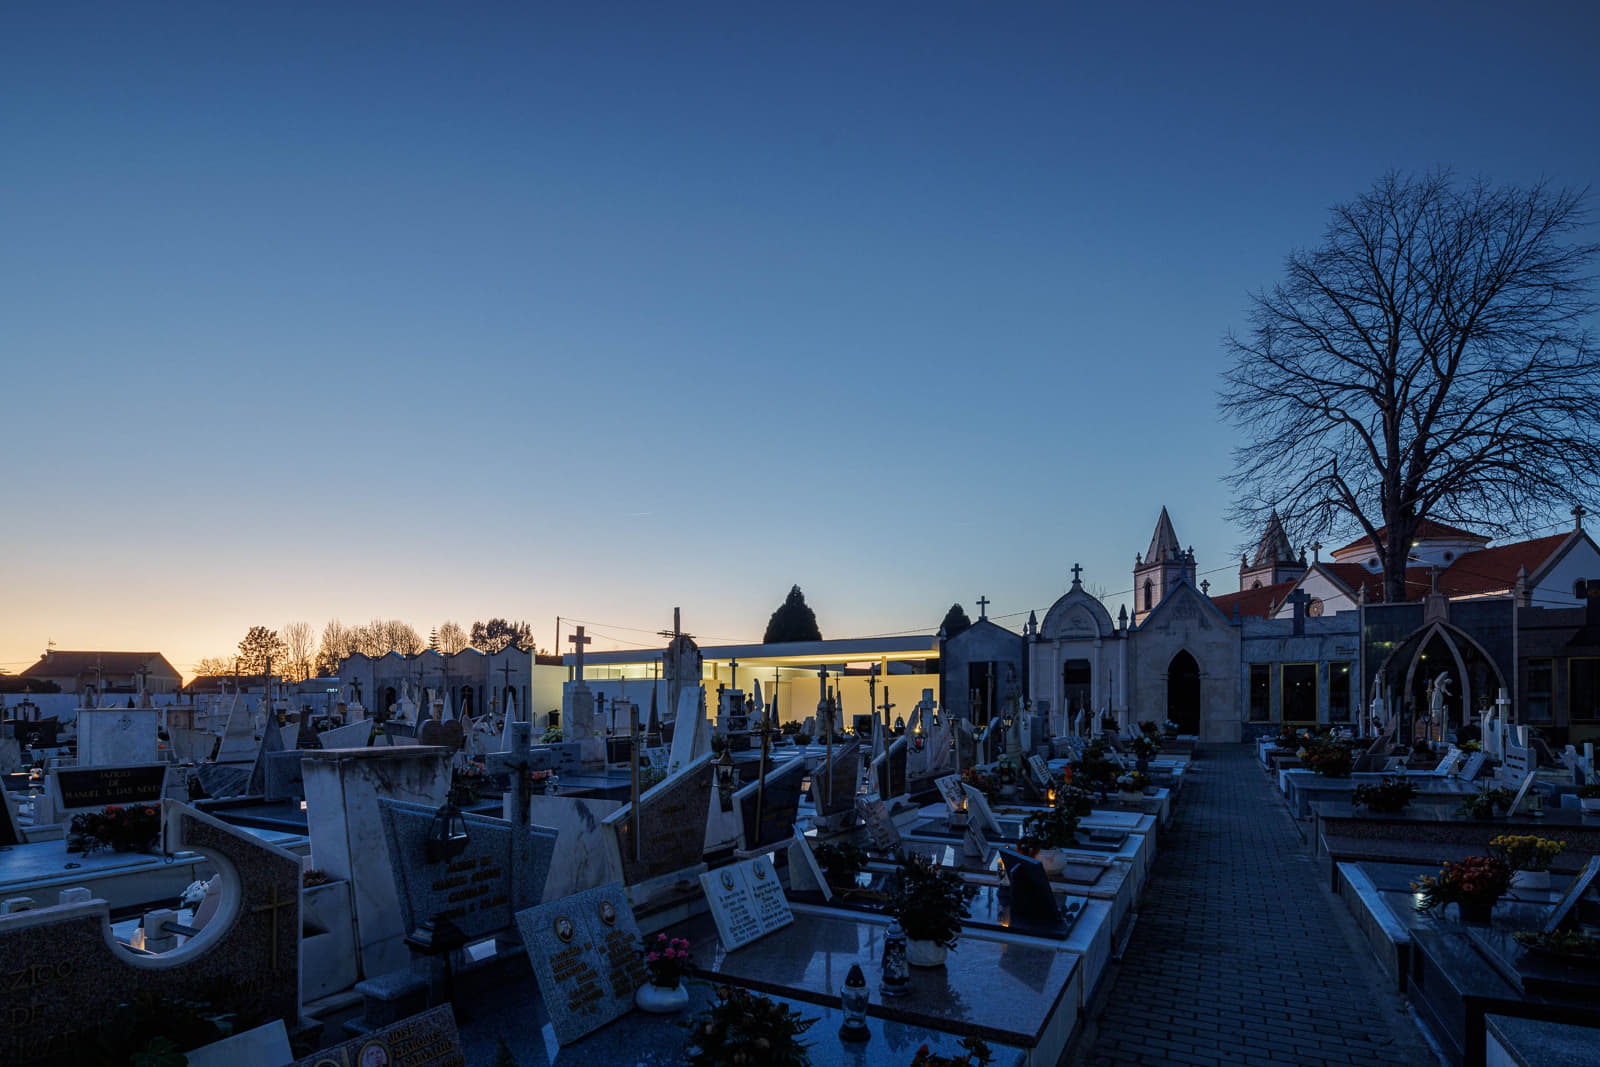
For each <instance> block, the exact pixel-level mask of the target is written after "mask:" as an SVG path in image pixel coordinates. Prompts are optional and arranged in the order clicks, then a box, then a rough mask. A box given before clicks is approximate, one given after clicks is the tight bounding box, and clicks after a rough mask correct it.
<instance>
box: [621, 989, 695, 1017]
mask: <svg viewBox="0 0 1600 1067" xmlns="http://www.w3.org/2000/svg"><path fill="white" fill-rule="evenodd" d="M633 1002H634V1003H635V1004H637V1005H638V1006H639V1010H640V1011H647V1012H650V1013H651V1014H653V1015H671V1014H672V1013H673V1012H679V1011H682V1010H683V1009H684V1008H687V1007H688V1006H689V991H688V990H687V989H685V988H683V983H682V982H679V983H678V984H677V985H675V986H672V987H671V988H668V987H667V986H659V985H656V984H655V983H654V982H646V983H645V984H644V985H642V986H640V987H639V988H638V989H637V990H635V991H634V994H633Z"/></svg>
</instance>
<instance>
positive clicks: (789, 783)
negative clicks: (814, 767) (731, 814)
mask: <svg viewBox="0 0 1600 1067" xmlns="http://www.w3.org/2000/svg"><path fill="white" fill-rule="evenodd" d="M805 777H806V761H805V760H803V759H791V760H786V761H784V762H783V763H780V764H779V765H778V766H777V767H776V768H774V769H772V770H769V771H768V772H767V776H766V778H765V779H764V780H763V782H751V783H750V784H748V785H746V786H743V787H741V788H740V789H739V790H738V791H737V792H735V793H734V794H733V808H734V811H736V812H738V817H739V843H740V845H741V846H742V847H743V848H744V849H745V850H746V851H749V850H753V849H757V848H762V847H764V846H766V845H773V844H776V843H778V842H780V841H783V840H786V839H787V838H788V837H790V836H791V835H792V834H793V832H794V821H795V819H796V818H797V817H798V815H799V811H800V791H801V788H802V786H803V785H804V784H805Z"/></svg>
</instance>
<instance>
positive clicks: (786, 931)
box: [670, 914, 1079, 1048]
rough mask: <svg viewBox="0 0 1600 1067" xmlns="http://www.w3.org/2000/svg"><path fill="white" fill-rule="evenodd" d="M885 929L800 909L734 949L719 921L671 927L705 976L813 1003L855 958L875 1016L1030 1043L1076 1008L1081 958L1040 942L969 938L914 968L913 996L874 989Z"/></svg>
mask: <svg viewBox="0 0 1600 1067" xmlns="http://www.w3.org/2000/svg"><path fill="white" fill-rule="evenodd" d="M886 929H887V928H886V927H885V926H884V925H881V924H879V923H875V922H869V921H864V920H863V921H857V920H855V919H853V918H849V917H842V918H831V917H829V918H824V917H819V916H814V915H806V914H801V915H797V916H795V921H794V923H793V925H791V926H787V927H784V928H783V929H781V930H778V931H776V932H774V933H771V934H768V935H767V936H766V937H763V938H762V939H761V940H760V941H757V942H755V943H754V944H751V945H746V946H745V947H743V948H740V949H736V950H735V951H733V952H726V951H724V950H723V948H722V946H721V943H720V942H719V941H718V940H717V932H716V925H715V924H714V923H713V922H712V920H711V918H710V916H707V915H701V916H697V917H695V918H693V919H690V920H688V921H686V922H684V923H680V924H679V925H677V926H675V927H672V928H671V931H670V932H671V933H672V935H673V936H676V937H687V938H688V939H689V941H690V943H691V945H693V946H694V948H693V952H694V960H695V963H696V964H697V965H698V966H699V967H700V968H701V970H702V973H704V974H705V975H706V976H707V977H712V978H718V979H723V980H732V981H734V982H736V983H738V984H740V985H745V986H749V987H750V988H752V989H758V990H760V991H762V992H767V993H772V994H776V995H780V996H790V997H794V998H796V999H801V1000H807V1001H812V1002H821V1003H828V1002H830V1001H831V1000H832V999H833V998H836V997H837V996H838V993H839V988H840V986H841V985H842V984H843V982H844V979H845V976H846V975H847V974H848V973H849V972H850V967H851V965H852V964H855V963H859V964H861V969H862V971H864V972H865V973H866V976H867V984H868V986H869V987H870V988H871V989H872V990H873V1003H872V1009H871V1013H872V1014H873V1015H877V1016H881V1017H883V1018H886V1019H892V1020H895V1021H898V1022H902V1023H907V1024H911V1025H916V1026H926V1027H954V1028H957V1029H959V1030H961V1031H962V1032H974V1033H977V1034H979V1035H980V1036H982V1037H983V1038H984V1039H985V1040H993V1041H999V1042H1003V1043H1007V1044H1013V1045H1018V1046H1022V1047H1028V1048H1031V1047H1033V1046H1034V1045H1036V1044H1038V1043H1039V1040H1040V1037H1041V1036H1042V1035H1043V1033H1044V1031H1045V1028H1046V1025H1047V1023H1048V1022H1049V1021H1050V1019H1051V1017H1052V1015H1053V1014H1054V1013H1055V1012H1056V1011H1057V1010H1061V1011H1069V1012H1076V1010H1077V1007H1076V1003H1075V999H1068V1000H1065V1001H1064V1000H1063V995H1064V994H1066V993H1067V991H1068V990H1069V989H1071V988H1073V984H1074V979H1075V978H1078V977H1079V976H1078V975H1077V973H1076V972H1077V971H1078V967H1079V957H1078V956H1077V955H1075V954H1073V953H1069V952H1058V951H1056V950H1054V949H1050V948H1043V947H1039V946H1035V945H1021V944H1002V943H1000V942H996V941H986V940H981V939H979V938H976V937H970V936H969V937H964V938H962V940H961V943H960V946H959V947H958V948H957V950H956V951H954V952H951V953H950V954H949V957H948V960H947V962H946V963H945V965H944V966H943V967H935V968H921V967H914V968H912V980H911V992H910V994H909V995H907V996H904V997H900V998H897V999H893V998H881V997H879V996H878V995H877V988H878V980H879V976H880V973H881V971H880V967H879V961H880V960H881V958H882V955H883V936H884V933H885V930H886Z"/></svg>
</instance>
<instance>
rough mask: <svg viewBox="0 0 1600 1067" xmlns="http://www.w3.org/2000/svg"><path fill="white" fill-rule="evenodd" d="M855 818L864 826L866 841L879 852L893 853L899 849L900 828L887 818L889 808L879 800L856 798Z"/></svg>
mask: <svg viewBox="0 0 1600 1067" xmlns="http://www.w3.org/2000/svg"><path fill="white" fill-rule="evenodd" d="M855 806H856V816H857V817H858V818H859V819H860V820H861V822H862V824H863V825H865V827H866V830H867V840H868V842H870V843H871V845H872V847H873V848H875V849H877V850H878V851H879V852H893V851H894V850H895V849H897V848H899V847H900V828H899V827H898V826H896V825H895V823H894V819H892V818H890V817H889V808H888V805H886V804H885V803H884V802H883V801H881V800H876V799H870V798H868V797H857V798H856V802H855Z"/></svg>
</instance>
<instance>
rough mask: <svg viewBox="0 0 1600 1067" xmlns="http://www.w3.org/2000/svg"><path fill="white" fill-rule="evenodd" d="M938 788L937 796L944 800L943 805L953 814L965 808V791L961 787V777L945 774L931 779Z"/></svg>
mask: <svg viewBox="0 0 1600 1067" xmlns="http://www.w3.org/2000/svg"><path fill="white" fill-rule="evenodd" d="M933 784H934V786H935V787H937V788H938V790H939V796H940V798H941V799H943V800H944V806H945V807H946V808H948V809H949V811H950V813H951V814H952V815H953V814H955V813H956V812H958V811H965V810H966V809H967V792H966V790H965V789H963V788H961V779H960V777H958V776H957V775H954V774H947V775H945V776H944V777H942V778H935V779H934V781H933Z"/></svg>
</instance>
